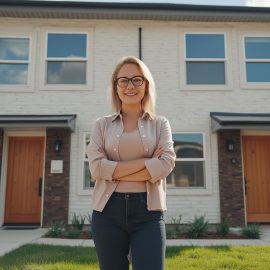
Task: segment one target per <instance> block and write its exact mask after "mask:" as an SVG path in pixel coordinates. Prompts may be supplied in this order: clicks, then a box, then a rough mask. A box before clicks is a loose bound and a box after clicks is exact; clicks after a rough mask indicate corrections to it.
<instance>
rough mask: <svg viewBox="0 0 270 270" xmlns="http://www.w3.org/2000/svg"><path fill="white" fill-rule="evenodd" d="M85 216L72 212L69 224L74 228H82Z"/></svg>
mask: <svg viewBox="0 0 270 270" xmlns="http://www.w3.org/2000/svg"><path fill="white" fill-rule="evenodd" d="M84 221H85V217H83V216H79V215H78V216H77V215H76V214H75V213H74V214H73V217H72V221H71V224H72V226H73V228H74V229H78V230H80V231H81V230H82V228H83V225H84Z"/></svg>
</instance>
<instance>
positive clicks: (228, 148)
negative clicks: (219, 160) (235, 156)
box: [225, 138, 235, 152]
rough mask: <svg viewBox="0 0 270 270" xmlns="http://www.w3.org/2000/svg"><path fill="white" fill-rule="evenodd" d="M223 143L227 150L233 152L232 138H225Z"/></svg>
mask: <svg viewBox="0 0 270 270" xmlns="http://www.w3.org/2000/svg"><path fill="white" fill-rule="evenodd" d="M225 145H226V150H227V152H234V150H235V143H234V140H233V139H232V138H231V139H228V140H226V142H225Z"/></svg>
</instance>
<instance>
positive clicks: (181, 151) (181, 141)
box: [172, 133, 203, 158]
mask: <svg viewBox="0 0 270 270" xmlns="http://www.w3.org/2000/svg"><path fill="white" fill-rule="evenodd" d="M172 136H173V141H174V151H175V154H176V157H177V158H203V135H202V134H193V133H187V134H176V133H174V134H173V135H172Z"/></svg>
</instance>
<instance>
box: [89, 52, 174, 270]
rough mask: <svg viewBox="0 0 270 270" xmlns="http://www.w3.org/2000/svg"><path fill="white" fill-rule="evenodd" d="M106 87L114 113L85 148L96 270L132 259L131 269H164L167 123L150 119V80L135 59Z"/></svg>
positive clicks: (170, 157)
mask: <svg viewBox="0 0 270 270" xmlns="http://www.w3.org/2000/svg"><path fill="white" fill-rule="evenodd" d="M110 88H111V89H110V91H111V99H112V107H113V109H114V111H115V113H114V114H112V115H108V116H104V117H101V118H98V119H97V120H96V122H95V124H94V127H93V129H92V134H91V139H90V143H89V145H88V147H87V156H88V159H89V167H90V172H91V176H92V178H93V179H94V180H95V187H94V190H93V196H92V206H93V215H92V233H93V239H94V243H95V246H96V250H97V255H98V259H99V263H100V269H102V270H128V269H129V260H128V255H129V252H130V255H131V258H132V266H133V270H163V269H164V262H165V240H166V233H165V222H164V217H163V212H164V211H165V210H166V176H167V175H168V174H169V173H170V172H171V171H172V169H173V168H174V165H175V153H174V149H173V141H172V135H171V128H170V124H169V122H168V120H167V119H166V118H165V117H163V116H157V115H155V84H154V80H153V78H152V75H151V73H150V71H149V69H148V68H147V67H146V65H145V64H144V63H143V62H142V61H140V60H139V59H137V58H136V57H125V58H123V59H122V60H121V61H120V62H119V63H118V65H117V66H116V67H115V70H114V71H113V74H112V78H111V86H110Z"/></svg>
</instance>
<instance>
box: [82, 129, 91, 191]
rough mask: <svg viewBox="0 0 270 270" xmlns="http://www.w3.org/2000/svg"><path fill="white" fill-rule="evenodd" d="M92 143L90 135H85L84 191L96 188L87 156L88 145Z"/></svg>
mask: <svg viewBox="0 0 270 270" xmlns="http://www.w3.org/2000/svg"><path fill="white" fill-rule="evenodd" d="M89 142H90V133H85V134H84V148H83V154H84V159H83V188H84V189H89V188H90V187H93V186H94V182H93V181H92V179H91V175H90V171H89V163H88V158H87V155H86V154H85V150H86V147H87V145H88V144H89Z"/></svg>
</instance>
